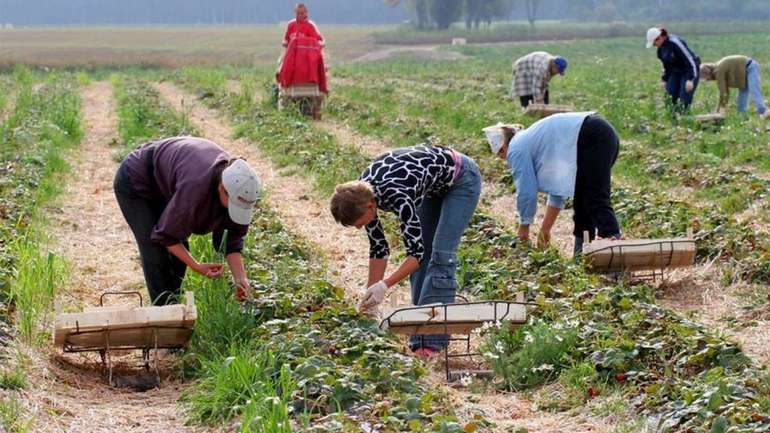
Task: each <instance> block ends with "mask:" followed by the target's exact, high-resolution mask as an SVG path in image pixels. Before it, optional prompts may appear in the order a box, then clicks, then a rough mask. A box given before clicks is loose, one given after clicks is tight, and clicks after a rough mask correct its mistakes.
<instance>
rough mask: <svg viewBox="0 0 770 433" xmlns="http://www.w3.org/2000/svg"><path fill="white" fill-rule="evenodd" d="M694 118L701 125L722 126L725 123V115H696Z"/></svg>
mask: <svg viewBox="0 0 770 433" xmlns="http://www.w3.org/2000/svg"><path fill="white" fill-rule="evenodd" d="M692 118H693V120H695V122H697V123H699V124H701V125H705V124H720V123H722V122H724V120H725V114H724V113H708V114H696V115H695V116H692Z"/></svg>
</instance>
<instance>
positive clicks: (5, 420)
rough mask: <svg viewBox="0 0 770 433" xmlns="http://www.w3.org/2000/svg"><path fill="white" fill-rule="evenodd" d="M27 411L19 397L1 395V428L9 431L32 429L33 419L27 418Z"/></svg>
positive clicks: (9, 432)
mask: <svg viewBox="0 0 770 433" xmlns="http://www.w3.org/2000/svg"><path fill="white" fill-rule="evenodd" d="M25 412H26V411H25V410H24V408H23V406H22V404H21V402H20V401H19V399H18V397H15V396H9V397H0V430H2V431H5V432H8V433H27V432H29V431H31V430H30V429H31V427H32V421H31V420H30V419H26V418H25V415H24V414H25Z"/></svg>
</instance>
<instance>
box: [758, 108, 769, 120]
mask: <svg viewBox="0 0 770 433" xmlns="http://www.w3.org/2000/svg"><path fill="white" fill-rule="evenodd" d="M768 117H770V110H765V112H764V113H762V114H760V115H759V118H760V119H767V118H768Z"/></svg>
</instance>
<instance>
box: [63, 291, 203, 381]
mask: <svg viewBox="0 0 770 433" xmlns="http://www.w3.org/2000/svg"><path fill="white" fill-rule="evenodd" d="M107 295H137V296H138V298H139V306H140V307H142V306H143V305H144V300H143V299H142V294H141V293H139V292H136V291H125V292H105V293H103V294H102V295H101V296H100V297H99V306H102V307H103V306H104V297H105V296H107ZM144 329H150V330H152V337H151V341H148V342H147V343H146V344H141V345H139V344H135V345H121V346H112V345H111V344H110V333H112V332H113V331H114V330H110V329H108V328H106V327H105V328H100V329H91V330H88V331H85V330H84V331H81V330H80V323H79V322H78V321H75V332H73V333H70V334H69V335H68V337H71V336H78V335H87V334H98V333H104V346H100V347H75V346H73V345H72V344H70V343H68V342H65V343H64V347H63V350H64V352H65V353H83V352H99V357H100V358H101V361H102V369H106V370H107V371H108V376H107V377H108V381H109V384H110V385H113V382H112V371H113V365H112V359H111V356H110V355H111V351H113V350H117V351H123V350H141V351H142V364H143V366H144V368H145V369H146V370H149V369H150V352H151V351H152V350H153V349H154V350H155V356H154V357H153V363H152V367H153V371H154V372H155V376H156V379H157V383H160V371H159V369H158V349H182V348H184V347H185V346H184V345H182V344H165V345H160V344H158V331H159V330H162V329H174V330H177V331H186V332H188V333H189V335H192V332H193V330H192V329H189V328H185V327H180V326H152V327H146V328H144Z"/></svg>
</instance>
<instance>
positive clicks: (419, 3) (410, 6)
mask: <svg viewBox="0 0 770 433" xmlns="http://www.w3.org/2000/svg"><path fill="white" fill-rule="evenodd" d="M385 3H387V4H389V5H391V6H398V5H399V4H401V3H403V4H404V5H405V6H406V9H407V10H409V12H411V13H413V14H414V16H415V18H417V28H419V29H424V28H426V27H428V25H429V24H430V15H429V13H428V12H429V11H428V6H429V4H428V3H429V0H405V1H401V0H385Z"/></svg>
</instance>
